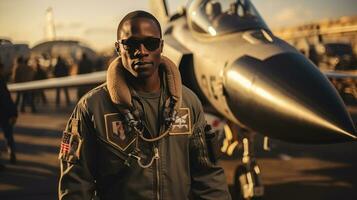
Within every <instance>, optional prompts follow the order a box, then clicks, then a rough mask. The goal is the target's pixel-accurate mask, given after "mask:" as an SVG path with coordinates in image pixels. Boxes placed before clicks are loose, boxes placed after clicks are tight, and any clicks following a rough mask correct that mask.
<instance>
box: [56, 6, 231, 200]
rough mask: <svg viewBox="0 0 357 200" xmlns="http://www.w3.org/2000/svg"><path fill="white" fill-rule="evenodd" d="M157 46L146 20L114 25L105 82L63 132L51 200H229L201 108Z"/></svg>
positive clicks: (140, 15)
mask: <svg viewBox="0 0 357 200" xmlns="http://www.w3.org/2000/svg"><path fill="white" fill-rule="evenodd" d="M163 46H164V43H163V40H162V33H161V27H160V24H159V22H158V21H157V19H156V18H155V17H154V16H153V15H151V14H149V13H147V12H145V11H134V12H131V13H129V14H127V15H126V16H125V17H124V18H123V19H122V20H121V22H120V23H119V26H118V29H117V42H116V43H115V47H116V49H117V51H118V53H119V57H118V58H116V59H115V60H114V61H113V62H112V63H111V64H110V66H109V68H108V71H107V82H106V83H104V84H103V85H100V86H98V87H97V88H95V89H93V90H91V91H89V92H88V93H87V94H86V95H84V96H83V97H82V98H81V100H80V101H79V102H78V104H77V106H76V107H75V109H74V111H73V114H72V115H71V117H70V119H69V121H68V124H67V126H66V128H65V131H64V132H63V137H62V142H61V148H60V153H59V159H60V161H61V162H60V163H61V175H60V179H59V190H58V191H59V199H61V200H65V199H71V200H76V199H81V200H82V199H88V200H89V199H97V198H98V199H103V200H104V199H105V200H110V199H170V200H175V199H177V200H182V199H189V198H190V199H212V200H213V199H214V200H217V199H219V200H225V199H231V197H230V194H229V191H228V187H227V184H226V177H225V175H224V171H223V169H222V168H221V167H219V166H218V165H217V164H216V160H215V159H214V158H213V157H212V156H211V153H210V152H211V151H209V148H208V147H207V145H208V144H209V143H211V141H210V140H211V138H209V137H207V134H206V132H207V131H206V129H205V127H206V122H205V118H204V113H203V111H202V106H201V103H200V101H199V99H198V98H197V96H196V95H195V94H194V93H193V92H192V91H190V90H189V89H188V88H186V87H185V86H183V85H182V84H181V77H180V73H179V71H178V68H177V66H175V64H174V63H173V62H172V61H171V60H170V59H168V58H166V57H164V56H162V55H161V53H162V49H163Z"/></svg>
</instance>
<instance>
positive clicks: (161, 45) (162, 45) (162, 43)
mask: <svg viewBox="0 0 357 200" xmlns="http://www.w3.org/2000/svg"><path fill="white" fill-rule="evenodd" d="M160 47H161V53H162V51H163V50H164V40H161V44H160Z"/></svg>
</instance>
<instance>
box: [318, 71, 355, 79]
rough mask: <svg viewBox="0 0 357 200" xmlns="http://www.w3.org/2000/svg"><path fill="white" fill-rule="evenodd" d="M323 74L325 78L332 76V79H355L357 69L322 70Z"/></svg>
mask: <svg viewBox="0 0 357 200" xmlns="http://www.w3.org/2000/svg"><path fill="white" fill-rule="evenodd" d="M322 73H323V74H325V76H326V77H327V78H334V79H357V70H352V71H336V70H331V71H322Z"/></svg>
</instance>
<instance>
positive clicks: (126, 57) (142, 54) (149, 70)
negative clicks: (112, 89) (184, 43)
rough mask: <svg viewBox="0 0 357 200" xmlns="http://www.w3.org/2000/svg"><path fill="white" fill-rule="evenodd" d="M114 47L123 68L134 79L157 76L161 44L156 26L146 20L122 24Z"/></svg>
mask: <svg viewBox="0 0 357 200" xmlns="http://www.w3.org/2000/svg"><path fill="white" fill-rule="evenodd" d="M119 34H120V35H119V38H120V39H119V40H118V42H117V43H116V46H119V47H120V54H121V56H122V62H123V65H124V67H125V68H126V69H127V70H128V71H129V72H130V73H131V74H132V75H133V76H134V77H136V78H148V77H150V76H152V75H154V74H157V71H158V67H159V64H160V60H161V52H162V47H163V42H162V40H161V38H160V29H159V27H158V26H157V24H156V23H155V22H154V21H153V20H151V19H147V18H137V19H133V20H128V21H126V22H124V24H123V27H122V30H121V31H120V33H119Z"/></svg>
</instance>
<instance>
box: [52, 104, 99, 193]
mask: <svg viewBox="0 0 357 200" xmlns="http://www.w3.org/2000/svg"><path fill="white" fill-rule="evenodd" d="M93 127H94V126H93V123H92V121H91V117H90V115H89V113H88V111H87V110H86V109H85V106H84V103H83V102H80V103H78V105H77V106H76V108H75V109H74V111H73V113H72V115H71V117H70V119H69V121H68V123H67V126H66V129H65V131H64V132H63V136H62V141H61V148H60V153H59V159H60V165H61V166H60V170H61V174H60V178H59V188H58V195H59V200H69V199H70V200H77V199H78V200H91V199H92V198H93V197H94V193H95V187H94V186H95V185H94V182H95V181H94V159H95V154H94V153H95V151H94V148H95V135H94V128H93Z"/></svg>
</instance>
